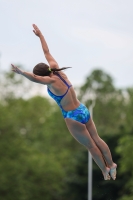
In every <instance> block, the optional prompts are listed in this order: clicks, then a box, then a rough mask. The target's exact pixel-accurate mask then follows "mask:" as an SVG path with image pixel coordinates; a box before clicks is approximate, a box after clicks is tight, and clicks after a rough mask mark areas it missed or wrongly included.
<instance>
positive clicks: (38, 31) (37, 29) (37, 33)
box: [33, 24, 42, 37]
mask: <svg viewBox="0 0 133 200" xmlns="http://www.w3.org/2000/svg"><path fill="white" fill-rule="evenodd" d="M33 28H34V30H33V32H34V33H35V35H36V36H38V37H40V36H41V35H42V33H41V31H40V30H39V28H38V27H37V26H36V25H35V24H33Z"/></svg>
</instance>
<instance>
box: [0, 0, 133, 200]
mask: <svg viewBox="0 0 133 200" xmlns="http://www.w3.org/2000/svg"><path fill="white" fill-rule="evenodd" d="M132 7H133V2H132V1H131V0H127V1H124V0H121V1H120V0H118V1H114V0H108V1H105V0H100V1H95V0H89V1H87V0H73V1H70V0H64V1H61V0H56V1H53V0H49V1H45V0H44V1H42V0H40V1H37V0H29V1H26V0H23V1H22V0H19V1H17V0H12V1H4V0H0V24H1V32H0V158H1V160H0V174H1V175H0V199H1V200H13V199H17V200H31V199H32V200H34V199H38V200H44V199H45V200H68V199H70V200H75V199H76V200H87V195H88V191H87V187H88V185H87V184H88V183H87V182H88V152H87V150H86V149H85V148H84V147H82V146H81V145H80V144H79V143H77V142H76V141H75V139H74V138H73V137H72V136H71V135H70V133H69V132H68V130H67V128H66V125H65V123H64V120H63V118H62V115H61V112H60V110H59V108H58V106H57V105H56V104H55V103H54V102H53V100H51V99H49V97H48V95H47V92H46V87H45V86H42V85H39V84H35V83H32V82H30V81H28V80H26V79H25V78H23V77H22V76H20V75H17V74H13V73H12V72H11V67H10V64H11V63H13V64H16V65H17V66H19V67H20V68H22V69H24V70H26V71H32V69H33V67H34V66H35V65H36V64H37V63H39V62H46V60H45V58H44V55H43V51H42V49H41V45H40V41H39V39H38V38H37V37H36V36H35V35H34V34H33V32H32V30H33V29H32V24H33V23H35V24H37V25H38V27H39V28H40V30H41V31H42V32H43V34H44V36H45V38H46V41H47V43H48V46H49V49H50V52H51V54H52V55H53V57H54V58H55V59H56V60H57V62H58V63H59V66H60V67H64V66H70V67H72V68H71V69H69V70H66V74H67V75H68V77H69V79H70V80H71V82H72V84H73V86H74V88H75V90H76V92H77V96H78V98H79V99H80V100H81V102H83V103H85V104H86V106H87V107H88V108H89V106H90V105H91V104H92V101H94V100H95V107H94V109H93V118H94V121H95V124H96V127H97V130H98V132H99V135H100V137H102V139H104V140H105V141H106V143H107V144H108V145H109V147H110V149H111V152H112V156H113V160H114V162H116V163H117V164H118V175H117V179H116V180H115V181H113V180H111V181H104V180H103V176H102V173H101V171H100V170H99V168H98V167H97V165H96V164H95V163H94V162H93V192H92V194H93V198H92V199H93V200H103V199H105V200H132V199H133V172H132V168H133V162H132V157H133V78H132V75H133V57H132V55H133V26H132V21H133V12H132Z"/></svg>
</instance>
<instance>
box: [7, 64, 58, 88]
mask: <svg viewBox="0 0 133 200" xmlns="http://www.w3.org/2000/svg"><path fill="white" fill-rule="evenodd" d="M11 65H12V71H13V72H15V73H17V74H21V75H23V76H24V77H26V78H27V79H29V80H30V81H32V82H35V83H41V84H44V85H47V84H51V83H53V82H54V79H53V78H50V77H49V76H45V77H43V76H37V75H35V74H33V73H31V72H25V71H23V70H21V69H20V68H18V67H16V66H14V65H13V64H11Z"/></svg>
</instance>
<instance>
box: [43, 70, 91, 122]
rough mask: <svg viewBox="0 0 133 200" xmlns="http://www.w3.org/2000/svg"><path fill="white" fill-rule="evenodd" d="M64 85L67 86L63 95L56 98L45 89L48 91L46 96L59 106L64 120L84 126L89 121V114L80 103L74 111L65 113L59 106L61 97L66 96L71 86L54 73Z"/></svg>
mask: <svg viewBox="0 0 133 200" xmlns="http://www.w3.org/2000/svg"><path fill="white" fill-rule="evenodd" d="M55 74H56V75H57V76H58V77H59V78H60V79H61V80H62V81H63V82H64V83H65V85H66V86H67V91H66V92H65V94H63V95H61V96H57V95H55V94H53V93H52V92H51V91H50V90H49V88H48V87H47V91H48V94H49V95H50V96H51V97H52V98H53V99H54V100H55V101H56V103H57V104H58V105H59V107H60V109H61V111H62V115H63V117H64V118H70V119H73V120H76V121H78V122H80V123H82V124H86V123H87V122H88V121H89V119H90V113H89V111H88V109H87V108H86V106H85V105H84V104H82V103H80V105H79V107H78V108H76V109H74V110H70V111H65V110H64V109H63V108H62V105H61V100H62V99H63V97H64V96H65V95H66V94H67V92H68V90H69V88H70V87H71V86H72V85H69V84H68V83H67V82H66V81H65V80H64V79H63V78H62V76H61V75H60V74H59V73H55Z"/></svg>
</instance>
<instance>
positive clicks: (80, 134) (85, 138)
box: [65, 118, 110, 180]
mask: <svg viewBox="0 0 133 200" xmlns="http://www.w3.org/2000/svg"><path fill="white" fill-rule="evenodd" d="M65 122H66V125H67V127H68V129H69V131H70V133H71V134H72V136H73V137H74V138H75V139H76V140H77V141H78V142H79V143H81V144H82V145H84V146H85V147H86V148H87V149H88V150H89V151H90V153H91V155H92V157H93V159H94V160H95V162H96V164H97V165H98V166H99V168H100V169H101V170H102V173H103V176H104V179H105V180H110V176H109V171H110V169H109V168H108V167H107V166H106V165H105V162H104V159H103V157H102V154H101V152H100V150H99V148H98V147H97V146H96V144H95V142H94V141H93V139H92V138H91V136H90V134H89V132H88V130H87V128H86V126H85V125H84V124H82V123H80V122H77V121H75V120H73V119H70V118H65Z"/></svg>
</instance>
